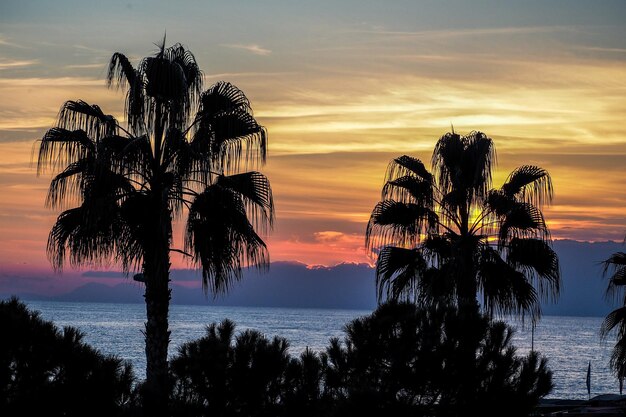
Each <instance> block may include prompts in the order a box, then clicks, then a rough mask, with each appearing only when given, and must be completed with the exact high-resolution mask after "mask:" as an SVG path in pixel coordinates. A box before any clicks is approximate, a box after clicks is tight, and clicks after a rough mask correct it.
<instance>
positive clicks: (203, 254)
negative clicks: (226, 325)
mask: <svg viewBox="0 0 626 417" xmlns="http://www.w3.org/2000/svg"><path fill="white" fill-rule="evenodd" d="M107 84H108V86H109V87H110V88H117V89H123V90H126V103H125V117H126V120H125V122H126V125H127V126H126V127H123V126H122V124H121V123H120V122H119V121H118V120H116V119H115V118H114V117H113V116H111V115H108V114H105V113H104V112H103V111H102V110H101V109H100V107H98V106H97V105H90V104H88V103H85V102H84V101H80V100H79V101H68V102H66V103H65V104H64V105H63V106H62V107H61V111H60V113H59V117H58V123H57V125H56V127H54V128H52V129H50V130H49V131H48V132H46V134H45V135H44V137H43V138H42V139H41V141H40V146H39V156H38V173H42V172H44V171H45V170H46V169H52V170H53V171H54V172H58V171H60V173H58V174H57V175H56V176H55V177H54V178H53V179H52V182H51V184H50V189H49V193H48V197H47V205H49V206H51V207H52V208H62V209H65V211H63V212H62V213H61V214H60V216H59V217H58V219H57V221H56V223H55V224H54V226H53V227H52V230H51V232H50V235H49V239H48V253H49V257H50V259H51V262H52V264H53V265H54V267H55V268H57V269H61V268H62V266H63V264H64V262H65V260H66V258H69V261H70V263H71V264H72V265H99V264H102V263H104V262H109V261H115V262H118V263H120V264H121V266H122V267H123V268H124V270H125V271H130V270H141V274H137V275H136V276H135V279H136V280H139V281H142V282H144V283H145V301H146V314H147V322H146V325H145V340H146V360H147V369H146V383H145V398H146V400H145V405H146V406H148V407H150V409H149V412H148V414H149V415H156V414H163V413H165V412H166V410H167V408H166V405H167V389H168V388H167V378H168V374H167V370H168V364H167V349H168V343H169V335H170V332H169V330H168V309H169V301H170V294H171V290H170V289H169V284H168V283H169V271H170V252H171V251H178V252H181V253H184V254H185V255H187V256H188V257H189V259H190V260H191V261H192V262H193V263H194V264H195V265H197V266H199V268H200V269H201V270H202V282H203V287H204V289H205V290H210V291H212V292H220V291H226V290H227V289H228V287H229V283H231V281H232V280H233V279H239V278H240V277H241V273H242V267H244V266H246V265H253V266H256V267H259V268H262V269H264V268H267V266H268V265H269V255H268V252H267V249H266V246H265V243H264V242H263V240H262V239H261V237H260V236H259V235H258V234H257V230H259V229H260V231H262V232H266V231H267V230H268V229H269V227H271V225H272V221H273V216H274V209H273V200H272V192H271V188H270V184H269V181H268V180H267V178H266V177H265V176H263V175H262V174H260V173H258V172H244V173H239V170H240V168H245V169H249V168H251V169H253V168H254V167H256V166H259V165H261V164H263V163H264V162H265V156H266V147H267V134H266V130H265V128H264V127H263V126H261V125H259V124H258V123H257V121H256V120H255V118H254V117H253V114H252V109H251V107H250V102H249V101H248V99H247V98H246V96H245V95H244V93H243V92H242V91H240V90H239V89H237V88H236V87H235V86H233V85H231V84H229V83H227V82H218V83H217V84H215V85H213V86H211V87H210V88H209V89H208V90H206V91H204V92H203V91H202V72H201V71H200V69H199V67H198V65H197V63H196V60H195V58H194V56H193V54H192V53H191V52H190V51H188V50H187V49H185V47H183V46H182V45H180V44H176V45H173V46H171V47H168V48H166V47H165V38H164V39H163V43H162V44H161V45H160V46H159V50H158V52H157V53H156V54H155V55H154V56H149V57H146V58H144V59H143V60H141V62H140V63H139V65H138V66H137V67H136V68H134V67H133V66H132V64H131V63H130V61H129V59H128V58H127V57H126V56H125V55H123V54H121V53H115V54H114V55H113V56H112V58H111V61H110V64H109V69H108V75H107ZM72 205H75V207H73V208H69V209H68V208H67V207H71V206H72ZM183 208H186V209H187V213H188V216H187V220H186V228H185V239H184V241H185V246H184V249H180V248H173V247H172V222H173V221H174V220H175V219H178V218H180V217H181V216H182V214H183V211H184V210H183Z"/></svg>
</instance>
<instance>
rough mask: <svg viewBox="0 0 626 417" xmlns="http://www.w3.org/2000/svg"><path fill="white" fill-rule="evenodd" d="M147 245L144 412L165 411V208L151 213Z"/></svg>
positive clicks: (167, 335) (159, 413)
mask: <svg viewBox="0 0 626 417" xmlns="http://www.w3.org/2000/svg"><path fill="white" fill-rule="evenodd" d="M154 218H155V222H153V223H152V226H153V227H152V228H151V230H150V235H151V237H152V239H151V240H150V241H149V242H147V244H148V247H147V248H146V253H145V256H144V276H145V279H146V281H145V283H146V291H145V295H144V297H145V301H146V316H147V321H146V324H145V340H146V384H145V391H144V404H143V405H144V411H145V415H147V416H166V415H167V414H168V397H169V383H168V363H167V350H168V345H169V341H170V331H169V329H168V314H169V303H170V298H171V289H170V288H169V270H170V259H169V245H170V235H171V233H170V230H171V217H170V213H169V211H168V210H167V209H164V210H161V212H160V213H158V214H157V215H156V216H154Z"/></svg>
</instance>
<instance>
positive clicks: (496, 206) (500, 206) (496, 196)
mask: <svg viewBox="0 0 626 417" xmlns="http://www.w3.org/2000/svg"><path fill="white" fill-rule="evenodd" d="M516 203H517V201H515V199H514V198H513V197H510V196H508V195H507V194H506V193H504V192H503V191H502V190H490V191H489V192H488V193H487V197H486V198H485V202H484V204H485V206H486V207H487V209H488V210H490V211H492V212H493V213H495V215H496V216H504V215H506V213H508V212H509V211H510V210H511V209H513V207H514V206H515V204H516Z"/></svg>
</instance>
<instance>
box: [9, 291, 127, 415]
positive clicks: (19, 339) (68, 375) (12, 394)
mask: <svg viewBox="0 0 626 417" xmlns="http://www.w3.org/2000/svg"><path fill="white" fill-rule="evenodd" d="M0 326H1V328H2V330H3V333H4V337H3V339H2V343H0V415H2V416H5V417H8V416H25V415H37V414H43V413H45V415H47V416H84V415H90V416H116V415H122V414H123V413H124V412H125V410H127V409H128V408H129V407H130V406H131V405H132V404H133V400H134V395H133V382H134V377H133V373H132V369H131V366H130V364H128V363H124V362H123V361H122V360H121V359H118V358H116V357H113V356H107V355H103V354H101V353H99V352H98V351H97V350H95V349H93V348H92V347H90V346H88V345H87V344H85V343H84V342H83V340H82V339H83V335H82V334H81V333H80V332H79V331H78V330H77V329H75V328H73V327H65V328H64V329H63V330H62V331H61V330H59V329H58V328H57V327H56V326H55V325H54V324H53V323H51V322H49V321H45V320H43V319H42V318H41V317H40V316H39V313H37V312H33V311H30V310H29V309H28V308H27V307H26V305H25V304H24V303H22V302H20V301H18V300H17V299H16V298H11V299H10V300H6V301H0Z"/></svg>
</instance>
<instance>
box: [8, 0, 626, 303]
mask: <svg viewBox="0 0 626 417" xmlns="http://www.w3.org/2000/svg"><path fill="white" fill-rule="evenodd" d="M624 16H626V3H625V2H624V1H622V0H619V1H596V2H589V1H578V0H563V1H560V0H553V1H545V0H542V1H523V2H522V1H511V0H499V1H472V2H466V1H435V0H433V1H414V0H411V1H393V2H383V1H363V0H359V1H356V0H346V1H314V2H312V1H297V0H295V1H277V0H274V1H271V0H270V1H263V2H260V1H228V2H218V1H211V2H207V1H177V2H172V1H150V2H148V1H135V0H127V1H117V0H109V1H107V2H95V1H93V2H92V1H84V0H81V1H78V0H76V1H74V0H58V1H35V0H33V1H22V0H3V1H2V2H0V289H1V288H18V287H24V286H26V287H28V286H35V285H39V286H40V287H41V288H44V287H45V288H46V289H47V291H50V292H55V291H60V290H61V289H62V288H63V286H64V285H65V286H67V285H72V283H74V284H75V283H76V282H79V281H80V279H81V277H80V271H72V270H70V269H68V270H66V271H65V272H64V276H65V279H60V278H59V275H58V274H53V272H52V269H51V267H50V264H49V262H48V259H47V257H46V252H45V248H46V240H47V235H48V232H49V230H50V227H51V226H52V224H53V223H54V220H55V219H56V216H57V215H58V212H54V211H52V210H50V209H47V208H46V207H45V206H44V200H45V194H46V189H47V186H48V184H49V182H50V178H51V177H50V175H42V176H40V177H38V176H37V175H36V170H35V168H34V166H33V158H32V151H33V149H35V148H34V146H35V145H36V141H37V140H38V139H39V138H41V136H42V135H43V134H44V132H45V131H46V130H47V129H49V128H50V127H52V126H53V125H54V123H55V118H56V116H57V114H58V110H59V108H60V106H61V104H62V103H63V102H64V101H66V100H69V99H72V100H76V99H83V100H85V101H87V102H89V103H95V104H98V105H100V106H101V107H102V108H103V110H104V111H105V112H106V113H110V114H113V115H116V116H117V117H119V118H122V115H123V101H124V98H123V93H122V92H119V91H115V90H108V89H107V88H106V86H105V81H104V77H105V74H106V67H107V64H108V60H109V58H110V57H111V55H112V54H113V53H114V52H117V51H119V52H122V53H124V54H125V55H127V56H129V57H130V58H131V59H132V60H133V62H134V63H135V64H136V63H137V62H138V61H139V60H140V59H141V58H142V57H144V56H147V55H150V54H152V53H154V52H155V50H156V46H155V44H156V43H159V42H160V41H161V40H162V38H163V35H164V33H167V44H168V45H171V44H173V43H176V42H180V43H182V44H184V45H185V46H186V47H188V48H189V49H190V50H191V51H192V52H193V53H194V55H195V57H196V60H197V61H198V63H199V66H200V68H201V69H202V70H203V71H204V74H205V85H206V86H209V85H211V84H212V83H214V82H216V81H218V80H226V81H230V82H232V83H233V84H235V85H236V86H238V87H239V88H241V89H242V90H243V91H244V92H245V93H246V95H247V96H248V98H249V99H250V100H251V102H252V107H253V109H254V112H255V116H256V117H257V119H258V120H259V122H260V123H261V124H263V125H264V126H265V127H266V128H267V130H268V132H269V157H268V160H267V164H266V166H265V167H264V168H263V169H262V171H263V172H264V173H265V174H266V175H267V176H268V177H269V179H270V181H271V184H272V189H273V192H274V198H275V203H276V219H277V221H276V224H275V227H274V230H273V232H272V234H271V235H270V236H268V237H267V239H266V240H267V242H268V247H269V250H270V257H271V260H272V261H298V262H302V263H305V264H309V265H334V264H337V263H341V262H358V263H363V262H365V263H370V264H371V263H372V262H373V259H372V257H371V255H370V254H368V253H367V252H366V251H365V249H364V232H365V226H366V224H367V220H368V218H369V215H370V213H371V210H372V208H373V207H374V205H375V204H376V202H377V201H378V200H379V199H380V191H381V187H382V185H383V179H384V174H385V169H386V167H387V164H388V163H389V161H390V160H391V159H392V158H394V157H396V156H400V155H403V154H409V155H413V156H415V157H418V158H420V159H422V160H423V161H425V162H426V163H428V162H429V161H430V157H431V153H432V149H433V147H434V144H435V143H436V141H437V139H438V138H439V137H440V136H442V135H443V134H445V133H446V132H448V131H450V129H451V127H452V126H453V127H454V130H455V131H456V132H458V133H461V134H465V133H469V132H470V131H472V130H479V131H482V132H485V133H486V134H487V135H489V136H490V137H491V138H493V140H494V142H495V146H496V149H497V155H498V166H497V169H496V170H495V172H494V186H499V185H501V184H502V182H503V181H504V180H505V179H506V177H507V175H508V173H509V172H510V171H511V170H513V169H514V168H515V167H517V166H519V165H522V164H533V165H539V166H541V167H543V168H545V169H546V170H548V171H549V172H550V174H551V176H552V180H553V184H554V188H555V196H554V200H553V202H552V205H551V206H549V207H546V208H544V215H545V217H546V220H547V222H548V225H549V227H550V229H551V232H552V236H553V238H554V239H574V240H580V241H606V240H616V241H621V240H623V239H624V235H625V234H626V164H625V163H624V162H625V161H626V134H625V133H624V123H625V122H626V25H624ZM180 236H181V228H180V225H179V226H178V227H177V228H176V231H175V236H174V238H175V242H174V244H175V245H180V241H181V239H180ZM185 266H188V265H187V264H186V262H184V261H183V260H181V259H179V258H176V257H174V258H173V267H185ZM105 268H111V269H115V268H116V266H115V265H109V266H106V267H105Z"/></svg>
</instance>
